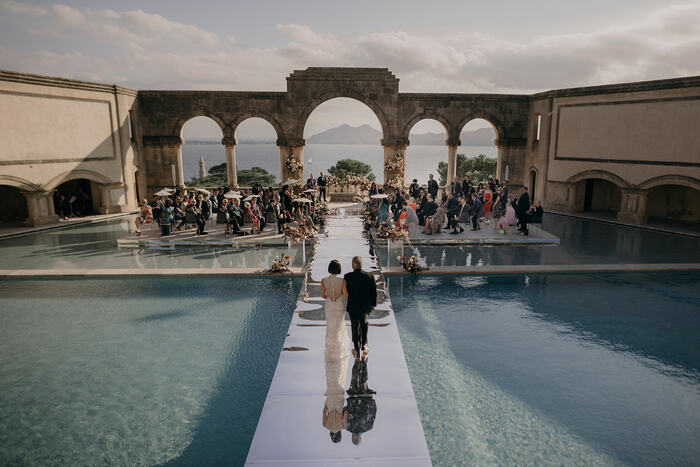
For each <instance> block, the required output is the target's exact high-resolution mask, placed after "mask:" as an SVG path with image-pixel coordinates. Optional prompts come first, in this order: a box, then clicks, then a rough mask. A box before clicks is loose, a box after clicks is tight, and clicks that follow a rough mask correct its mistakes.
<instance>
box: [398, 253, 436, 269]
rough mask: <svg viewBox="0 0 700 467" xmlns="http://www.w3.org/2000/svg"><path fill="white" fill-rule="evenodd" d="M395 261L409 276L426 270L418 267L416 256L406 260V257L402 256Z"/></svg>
mask: <svg viewBox="0 0 700 467" xmlns="http://www.w3.org/2000/svg"><path fill="white" fill-rule="evenodd" d="M396 259H397V260H399V263H401V266H403V269H404V271H408V272H410V273H411V274H415V273H417V272H420V271H424V270H426V269H428V268H424V267H423V266H421V265H420V262H419V261H418V258H417V257H416V255H413V256H411V257H410V258H408V259H406V255H402V256H397V257H396Z"/></svg>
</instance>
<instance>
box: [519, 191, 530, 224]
mask: <svg viewBox="0 0 700 467" xmlns="http://www.w3.org/2000/svg"><path fill="white" fill-rule="evenodd" d="M529 211H530V195H528V194H527V191H526V192H525V193H523V194H522V195H520V198H518V212H517V213H516V214H517V215H518V220H519V221H520V229H519V230H521V231H522V232H523V233H525V234H527V221H528V220H529V218H530V213H529Z"/></svg>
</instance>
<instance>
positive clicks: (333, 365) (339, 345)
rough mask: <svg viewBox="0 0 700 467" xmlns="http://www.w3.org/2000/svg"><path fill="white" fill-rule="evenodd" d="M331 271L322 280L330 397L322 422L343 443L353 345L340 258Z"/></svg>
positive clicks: (327, 381)
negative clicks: (346, 383) (348, 374)
mask: <svg viewBox="0 0 700 467" xmlns="http://www.w3.org/2000/svg"><path fill="white" fill-rule="evenodd" d="M328 272H329V273H330V275H329V276H328V277H326V278H324V279H323V280H321V296H322V297H323V298H325V299H326V349H325V358H324V360H325V365H326V400H325V402H324V404H323V420H322V423H323V426H324V427H325V428H327V429H328V431H329V432H330V436H331V440H332V441H333V442H334V443H339V442H340V440H341V436H342V434H341V433H342V430H343V429H344V428H345V426H346V425H347V420H348V414H347V412H344V410H343V404H344V402H345V377H346V373H347V365H348V349H349V348H350V345H351V344H350V339H349V338H348V331H347V329H345V300H344V298H345V299H347V297H348V289H347V287H346V285H345V279H343V278H341V277H338V274H340V262H339V261H338V260H335V259H334V260H333V261H331V262H330V264H329V265H328Z"/></svg>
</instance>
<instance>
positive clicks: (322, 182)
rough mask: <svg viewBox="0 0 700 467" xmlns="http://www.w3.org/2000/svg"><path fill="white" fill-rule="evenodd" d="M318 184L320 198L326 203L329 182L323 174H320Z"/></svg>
mask: <svg viewBox="0 0 700 467" xmlns="http://www.w3.org/2000/svg"><path fill="white" fill-rule="evenodd" d="M316 184H317V185H318V196H319V198H321V199H323V202H324V203H325V202H326V185H328V180H326V177H325V175H323V172H319V175H318V178H317V179H316Z"/></svg>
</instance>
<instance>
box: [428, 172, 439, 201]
mask: <svg viewBox="0 0 700 467" xmlns="http://www.w3.org/2000/svg"><path fill="white" fill-rule="evenodd" d="M428 193H430V196H432V197H433V199H435V198H437V193H438V184H437V182H436V181H435V180H433V174H430V175H428Z"/></svg>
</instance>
